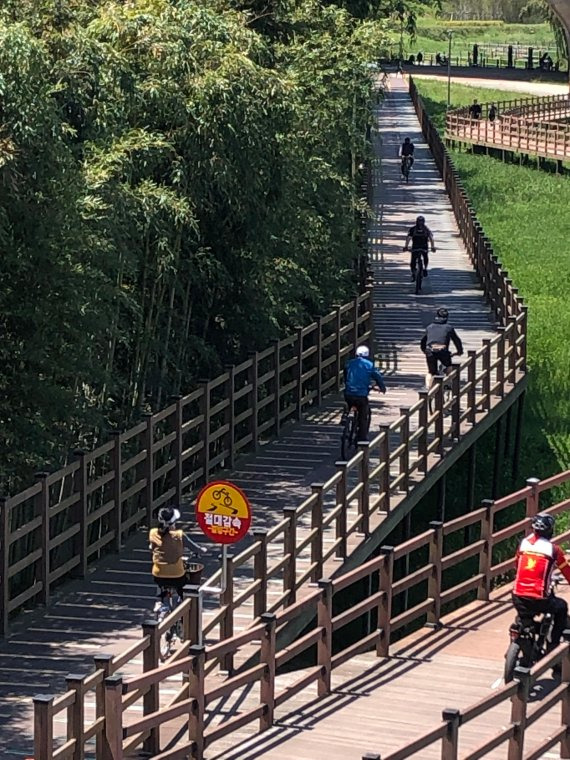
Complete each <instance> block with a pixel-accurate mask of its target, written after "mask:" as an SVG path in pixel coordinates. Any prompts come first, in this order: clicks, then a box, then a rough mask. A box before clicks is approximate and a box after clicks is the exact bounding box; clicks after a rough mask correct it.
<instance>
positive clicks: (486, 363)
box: [482, 338, 491, 412]
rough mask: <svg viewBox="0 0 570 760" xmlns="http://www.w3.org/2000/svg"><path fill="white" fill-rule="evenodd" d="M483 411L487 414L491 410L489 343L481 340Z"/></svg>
mask: <svg viewBox="0 0 570 760" xmlns="http://www.w3.org/2000/svg"><path fill="white" fill-rule="evenodd" d="M483 373H484V374H483V379H482V386H483V409H484V410H485V411H486V412H488V411H489V409H490V408H491V341H490V339H489V338H483Z"/></svg>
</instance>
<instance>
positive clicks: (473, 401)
mask: <svg viewBox="0 0 570 760" xmlns="http://www.w3.org/2000/svg"><path fill="white" fill-rule="evenodd" d="M467 354H468V356H469V365H468V367H467V382H468V383H469V390H468V391H467V405H468V407H469V417H468V422H469V424H470V425H475V423H476V422H477V386H476V379H477V351H468V352H467Z"/></svg>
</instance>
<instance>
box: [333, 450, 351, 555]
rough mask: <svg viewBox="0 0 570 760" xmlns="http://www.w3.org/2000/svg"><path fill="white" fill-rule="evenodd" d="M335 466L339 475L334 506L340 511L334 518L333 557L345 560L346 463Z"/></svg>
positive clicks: (336, 463)
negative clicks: (335, 545)
mask: <svg viewBox="0 0 570 760" xmlns="http://www.w3.org/2000/svg"><path fill="white" fill-rule="evenodd" d="M335 466H336V468H337V470H339V471H340V473H341V477H340V480H339V482H338V483H337V484H336V506H337V507H338V506H340V510H339V513H338V517H337V518H336V539H337V541H338V542H339V543H338V546H337V549H336V552H335V557H336V559H346V512H347V509H348V504H347V503H346V494H347V483H346V475H347V472H346V462H335Z"/></svg>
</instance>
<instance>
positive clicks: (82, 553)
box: [73, 449, 87, 578]
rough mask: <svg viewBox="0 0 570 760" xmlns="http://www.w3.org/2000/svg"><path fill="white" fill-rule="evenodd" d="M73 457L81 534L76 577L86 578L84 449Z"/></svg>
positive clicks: (76, 508) (85, 469)
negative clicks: (75, 467) (75, 465)
mask: <svg viewBox="0 0 570 760" xmlns="http://www.w3.org/2000/svg"><path fill="white" fill-rule="evenodd" d="M73 456H74V457H75V458H76V459H77V470H76V471H75V476H74V484H73V490H74V491H75V493H76V494H77V497H78V500H77V504H76V505H75V510H74V511H75V519H74V521H75V522H76V523H77V525H79V532H78V533H77V537H76V539H75V554H76V555H77V556H78V557H79V564H78V565H77V567H76V568H75V571H74V575H75V576H76V577H78V578H85V576H86V575H87V462H86V460H85V452H84V451H83V449H75V451H74V452H73Z"/></svg>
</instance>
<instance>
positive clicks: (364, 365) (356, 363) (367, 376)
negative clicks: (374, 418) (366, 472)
mask: <svg viewBox="0 0 570 760" xmlns="http://www.w3.org/2000/svg"><path fill="white" fill-rule="evenodd" d="M369 357H370V350H369V348H368V346H358V348H357V349H356V356H355V357H354V359H350V361H348V362H347V363H346V364H345V367H344V385H345V388H344V398H345V401H346V403H347V405H348V408H349V409H350V408H351V407H353V406H355V407H356V409H357V411H358V440H359V441H365V440H366V438H367V436H368V407H369V404H368V394H369V393H370V383H371V381H374V382H375V383H376V385H377V386H378V389H379V390H380V392H381V393H386V386H385V385H384V378H383V377H382V373H381V372H379V371H378V370H377V369H376V367H375V366H374V364H373V363H372V362H371V361H370V358H369Z"/></svg>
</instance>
